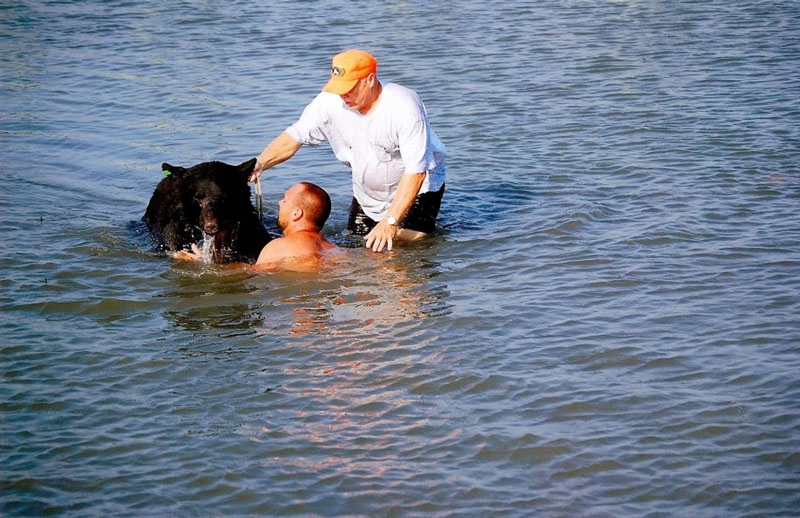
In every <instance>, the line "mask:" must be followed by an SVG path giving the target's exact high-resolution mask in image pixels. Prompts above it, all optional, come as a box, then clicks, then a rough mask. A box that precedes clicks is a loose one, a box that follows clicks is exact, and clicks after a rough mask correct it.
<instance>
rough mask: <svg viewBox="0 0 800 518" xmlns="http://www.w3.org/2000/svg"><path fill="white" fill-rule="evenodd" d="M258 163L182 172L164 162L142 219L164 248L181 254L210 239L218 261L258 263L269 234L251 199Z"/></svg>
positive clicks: (214, 165) (212, 164)
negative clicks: (251, 178) (252, 175)
mask: <svg viewBox="0 0 800 518" xmlns="http://www.w3.org/2000/svg"><path fill="white" fill-rule="evenodd" d="M255 164H256V159H255V158H253V159H251V160H248V161H247V162H243V163H241V164H239V165H237V166H234V165H229V164H225V163H223V162H203V163H201V164H197V165H195V166H192V167H189V168H184V167H176V166H173V165H170V164H167V163H164V164H162V166H161V167H162V169H163V171H164V175H165V177H164V178H163V179H162V180H161V181H160V182H159V183H158V185H157V186H156V189H155V191H154V192H153V196H152V197H151V198H150V203H149V204H148V205H147V210H146V211H145V213H144V218H143V219H144V221H145V223H147V225H148V226H149V228H150V231H151V233H152V234H153V236H154V237H155V238H156V240H157V241H158V244H159V248H160V249H161V250H165V251H170V252H177V251H180V250H189V249H191V246H192V244H197V243H199V242H200V241H201V240H204V239H205V240H206V242H207V241H208V240H209V239H210V240H211V243H212V245H211V250H212V255H211V257H212V258H213V260H214V262H215V263H225V262H231V261H243V262H248V263H254V262H255V261H256V259H257V258H258V254H259V253H260V252H261V249H262V248H263V247H264V245H265V244H267V243H268V242H269V241H270V239H271V236H270V235H269V233H268V232H267V229H266V228H264V225H263V224H262V223H261V220H260V219H259V216H258V214H256V210H255V208H254V207H253V202H252V201H251V199H250V186H249V185H248V184H247V178H248V177H249V176H250V173H252V172H253V168H254V167H255Z"/></svg>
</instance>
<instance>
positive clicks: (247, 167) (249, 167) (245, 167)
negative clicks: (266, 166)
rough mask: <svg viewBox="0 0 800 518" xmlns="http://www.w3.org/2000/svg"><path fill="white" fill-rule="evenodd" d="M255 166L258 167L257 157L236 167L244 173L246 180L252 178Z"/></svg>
mask: <svg viewBox="0 0 800 518" xmlns="http://www.w3.org/2000/svg"><path fill="white" fill-rule="evenodd" d="M255 168H256V159H255V158H251V159H250V160H248V161H247V162H242V163H241V164H239V165H237V166H236V169H238V170H239V172H240V173H241V174H242V175H244V177H245V180H246V179H247V178H250V173H252V172H253V169H255Z"/></svg>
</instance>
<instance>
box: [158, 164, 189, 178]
mask: <svg viewBox="0 0 800 518" xmlns="http://www.w3.org/2000/svg"><path fill="white" fill-rule="evenodd" d="M161 171H162V172H163V173H164V176H171V175H175V176H181V175H183V173H185V172H186V168H184V167H180V166H176V165H172V164H168V163H166V162H164V163H163V164H161Z"/></svg>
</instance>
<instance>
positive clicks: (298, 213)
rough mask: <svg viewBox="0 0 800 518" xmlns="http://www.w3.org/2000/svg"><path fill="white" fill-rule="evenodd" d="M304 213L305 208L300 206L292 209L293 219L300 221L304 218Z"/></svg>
mask: <svg viewBox="0 0 800 518" xmlns="http://www.w3.org/2000/svg"><path fill="white" fill-rule="evenodd" d="M303 214H305V213H304V212H303V209H301V208H300V207H295V208H294V210H293V211H292V221H300V220H301V219H303Z"/></svg>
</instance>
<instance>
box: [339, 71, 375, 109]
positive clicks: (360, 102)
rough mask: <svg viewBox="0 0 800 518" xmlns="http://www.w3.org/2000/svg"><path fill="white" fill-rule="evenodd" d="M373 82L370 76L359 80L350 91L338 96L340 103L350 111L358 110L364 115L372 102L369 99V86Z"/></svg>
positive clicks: (372, 77)
mask: <svg viewBox="0 0 800 518" xmlns="http://www.w3.org/2000/svg"><path fill="white" fill-rule="evenodd" d="M373 81H375V79H374V76H373V75H371V74H370V75H369V76H367V77H365V78H363V79H359V81H358V83H356V86H354V87H353V89H352V90H350V91H349V92H347V93H346V94H343V95H341V96H340V97H341V98H342V101H344V103H345V104H346V105H347V107H348V108H350V109H351V110H358V111H360V112H361V113H366V112H367V111H368V110H369V108H370V107H371V106H372V102H373V100H372V98H371V95H372V93H371V85H372V82H373Z"/></svg>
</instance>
